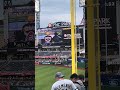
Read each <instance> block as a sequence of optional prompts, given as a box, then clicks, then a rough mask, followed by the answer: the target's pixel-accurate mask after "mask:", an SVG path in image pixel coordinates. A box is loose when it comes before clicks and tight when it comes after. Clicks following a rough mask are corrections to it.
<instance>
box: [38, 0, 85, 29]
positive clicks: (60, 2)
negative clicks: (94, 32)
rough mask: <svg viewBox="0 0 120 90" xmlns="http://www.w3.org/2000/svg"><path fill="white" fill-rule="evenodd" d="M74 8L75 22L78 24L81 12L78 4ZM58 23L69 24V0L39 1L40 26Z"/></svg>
mask: <svg viewBox="0 0 120 90" xmlns="http://www.w3.org/2000/svg"><path fill="white" fill-rule="evenodd" d="M77 1H79V0H77ZM76 6H77V8H76V16H77V19H76V21H77V23H78V22H79V23H80V20H81V18H82V16H83V14H82V13H83V11H82V8H79V5H78V3H77V5H76ZM58 21H66V22H70V0H41V13H40V23H41V25H40V26H41V27H46V26H47V25H48V23H54V22H58Z"/></svg>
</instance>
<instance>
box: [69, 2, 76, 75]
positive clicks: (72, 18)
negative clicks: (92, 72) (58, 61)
mask: <svg viewBox="0 0 120 90" xmlns="http://www.w3.org/2000/svg"><path fill="white" fill-rule="evenodd" d="M70 11H71V56H72V73H77V72H76V58H75V57H76V55H75V51H76V50H75V0H71V1H70Z"/></svg>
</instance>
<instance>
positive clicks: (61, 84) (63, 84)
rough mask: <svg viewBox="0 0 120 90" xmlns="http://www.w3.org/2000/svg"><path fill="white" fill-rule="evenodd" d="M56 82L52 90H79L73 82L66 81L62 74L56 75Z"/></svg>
mask: <svg viewBox="0 0 120 90" xmlns="http://www.w3.org/2000/svg"><path fill="white" fill-rule="evenodd" d="M55 79H56V82H55V83H54V84H53V85H52V88H51V90H78V89H77V88H76V86H75V85H74V83H73V82H72V81H71V80H68V79H64V75H63V74H62V73H61V72H57V73H56V75H55Z"/></svg>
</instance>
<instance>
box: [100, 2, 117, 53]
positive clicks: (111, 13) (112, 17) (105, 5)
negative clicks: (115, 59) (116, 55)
mask: <svg viewBox="0 0 120 90" xmlns="http://www.w3.org/2000/svg"><path fill="white" fill-rule="evenodd" d="M99 18H103V20H102V22H100V23H99V24H100V25H101V26H102V27H104V28H101V29H100V42H101V50H104V49H105V48H106V47H105V45H106V44H107V50H108V51H107V52H110V51H109V50H111V49H112V50H114V51H116V50H118V44H117V43H118V40H117V28H116V0H100V7H99ZM101 26H99V27H101ZM117 52H118V51H117ZM108 54H109V53H108Z"/></svg>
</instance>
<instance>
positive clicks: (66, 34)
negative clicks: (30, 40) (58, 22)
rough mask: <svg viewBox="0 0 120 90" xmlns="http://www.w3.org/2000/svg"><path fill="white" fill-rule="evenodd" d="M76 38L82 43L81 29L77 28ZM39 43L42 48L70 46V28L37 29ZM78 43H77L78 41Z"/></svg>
mask: <svg viewBox="0 0 120 90" xmlns="http://www.w3.org/2000/svg"><path fill="white" fill-rule="evenodd" d="M76 32H77V33H76V34H75V36H76V38H77V39H76V40H77V41H80V42H81V44H83V29H77V31H76ZM38 39H39V44H41V45H42V47H44V48H50V47H51V48H53V47H61V46H69V47H70V46H71V29H70V28H42V29H38ZM78 44H79V43H78Z"/></svg>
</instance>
